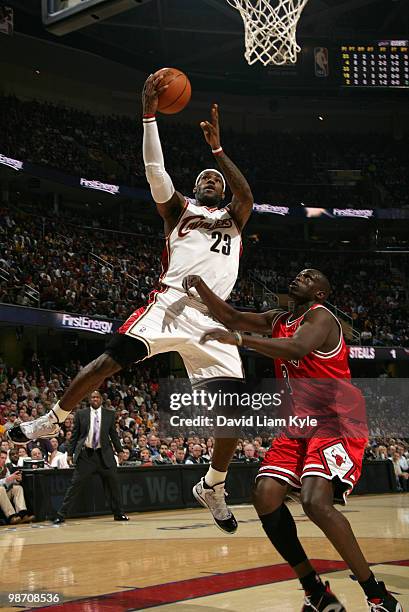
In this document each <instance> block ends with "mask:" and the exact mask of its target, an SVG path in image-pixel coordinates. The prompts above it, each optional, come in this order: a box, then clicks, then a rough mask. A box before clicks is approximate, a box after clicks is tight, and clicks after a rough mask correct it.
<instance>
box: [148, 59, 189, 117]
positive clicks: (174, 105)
mask: <svg viewBox="0 0 409 612" xmlns="http://www.w3.org/2000/svg"><path fill="white" fill-rule="evenodd" d="M161 73H163V74H164V77H163V81H162V83H163V85H168V86H169V87H168V88H167V89H166V90H165V91H164V92H162V93H161V94H160V95H159V104H158V111H159V112H160V113H164V114H165V115H174V114H175V113H180V111H182V110H183V109H184V108H185V106H187V104H189V100H190V96H191V95H192V88H191V85H190V81H189V79H188V78H187V76H186V75H185V74H184V72H182V71H181V70H178V69H177V68H161V69H160V70H157V71H156V72H155V76H156V75H159V74H161Z"/></svg>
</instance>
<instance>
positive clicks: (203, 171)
mask: <svg viewBox="0 0 409 612" xmlns="http://www.w3.org/2000/svg"><path fill="white" fill-rule="evenodd" d="M205 172H215V173H216V174H218V175H219V176H220V177H221V179H222V182H223V193H224V192H225V191H226V181H225V178H224V176H223V174H222V173H221V172H219V170H216V169H215V168H205V169H204V170H202V171H201V172H200V173H199V174H198V176H197V179H196V181H195V187H197V184H198V182H199V181H200V179H201V178H202V176H203V174H204V173H205Z"/></svg>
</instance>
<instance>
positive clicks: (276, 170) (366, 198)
mask: <svg viewBox="0 0 409 612" xmlns="http://www.w3.org/2000/svg"><path fill="white" fill-rule="evenodd" d="M160 133H161V139H162V143H163V148H164V152H165V159H166V165H167V169H168V171H169V172H170V174H171V176H172V178H173V180H174V184H175V185H176V186H177V188H178V189H179V190H180V191H182V192H184V193H186V194H189V193H191V189H192V177H193V176H195V175H196V174H197V173H198V172H199V171H200V170H201V169H203V167H208V165H209V161H210V155H209V151H208V147H206V146H205V144H204V142H203V136H202V134H201V130H200V128H199V127H198V126H186V125H183V126H179V125H174V124H172V125H169V124H167V123H166V120H165V119H164V120H163V121H162V120H161V121H160ZM0 134H1V139H0V153H2V154H4V155H7V156H9V157H12V158H15V159H20V160H25V161H30V162H32V163H36V164H42V165H45V166H51V167H54V168H57V169H59V170H60V171H63V172H66V173H69V174H75V175H80V176H87V177H88V178H91V179H99V180H103V181H108V182H111V183H122V184H127V185H130V186H139V187H146V181H145V177H144V167H143V161H142V152H141V146H140V143H141V142H142V124H141V121H138V120H135V119H134V118H130V117H125V116H97V115H92V114H90V113H88V112H84V111H80V110H76V109H73V108H66V107H63V106H57V105H53V104H50V103H45V102H41V103H40V102H36V101H21V100H19V99H17V98H15V97H12V96H3V97H0ZM138 143H139V144H138ZM223 144H224V147H225V150H226V151H227V152H229V151H231V152H232V157H234V160H235V161H236V163H237V164H238V165H239V167H240V168H241V170H242V171H243V172H244V173H245V175H246V177H247V178H248V180H249V182H250V184H251V185H252V189H253V192H254V194H255V197H256V201H258V202H261V201H263V202H271V203H275V204H281V205H297V204H300V203H301V202H304V203H305V204H306V205H318V206H323V207H327V208H328V207H332V206H335V207H342V208H345V207H348V208H352V207H354V208H367V207H368V206H369V207H371V206H395V207H401V206H407V205H408V204H409V195H408V193H409V190H408V176H409V173H408V167H409V162H408V146H407V140H406V141H405V140H401V141H392V139H390V138H389V137H388V136H381V135H367V134H363V135H354V136H347V135H341V136H340V135H336V136H334V135H323V134H317V133H315V134H304V135H294V134H280V133H274V134H273V133H268V132H263V133H262V134H240V133H235V132H232V131H229V130H224V131H223ZM331 170H345V171H349V170H356V171H358V174H359V178H358V180H357V182H356V183H355V182H354V181H353V183H354V184H352V185H351V184H349V185H348V180H346V181H345V182H346V184H344V185H339V184H335V181H334V178H333V176H334V175H333V174H332V173H331V172H330V171H331ZM195 173H196V174H195ZM338 182H339V177H338Z"/></svg>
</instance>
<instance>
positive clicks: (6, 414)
mask: <svg viewBox="0 0 409 612" xmlns="http://www.w3.org/2000/svg"><path fill="white" fill-rule="evenodd" d="M32 363H33V364H34V366H33V367H32V369H31V371H28V370H25V369H19V370H15V369H14V368H13V367H10V366H6V364H4V363H0V441H1V444H0V489H1V487H5V490H6V491H10V492H12V491H13V490H14V487H17V488H16V489H15V490H14V494H15V498H16V499H17V501H16V499H15V498H14V497H13V496H11V495H10V496H9V497H10V500H9V501H8V502H7V501H6V500H5V499H4V500H3V499H0V508H4V507H6V508H8V507H10V508H11V509H10V510H8V511H7V512H6V516H5V518H4V521H5V522H7V523H8V524H16V523H19V522H31V521H32V520H34V517H33V516H32V515H30V513H29V512H28V511H27V508H26V507H25V502H24V499H23V500H22V498H21V495H22V491H21V490H20V489H21V485H20V482H21V478H20V476H18V474H19V472H18V468H22V467H29V466H30V465H32V466H35V465H39V466H40V467H44V468H49V469H51V468H60V469H67V468H69V467H71V465H72V463H71V456H70V455H71V452H72V449H71V448H70V439H71V437H72V431H73V427H74V415H73V414H70V415H69V416H68V417H67V418H66V420H65V421H64V423H63V424H62V425H61V428H60V433H59V435H58V436H57V437H55V438H52V439H40V440H37V441H33V442H29V443H28V444H27V446H26V447H21V446H20V447H13V444H12V443H11V442H9V441H8V439H7V435H6V434H7V430H8V429H9V428H10V427H12V426H13V425H15V424H16V423H18V422H22V421H23V422H24V421H28V420H33V419H35V418H37V417H38V416H41V415H43V414H45V413H46V412H48V411H49V409H50V408H51V407H52V406H53V405H54V403H55V401H56V400H57V399H58V398H60V397H61V395H62V394H63V392H64V390H65V389H66V388H67V386H68V385H69V384H70V382H71V380H72V377H73V376H75V374H76V373H77V372H78V371H79V369H81V367H82V366H81V364H80V363H79V362H75V361H73V360H71V361H70V362H69V363H67V364H66V366H65V368H64V369H63V370H61V371H60V372H59V373H54V374H49V375H47V376H46V373H45V371H44V370H43V369H42V367H41V365H40V363H39V362H38V360H36V359H34V360H33V361H32ZM159 375H160V369H159V367H158V365H157V364H156V363H155V361H152V362H148V363H147V364H146V365H144V364H139V365H137V366H134V367H133V368H131V369H130V370H127V371H124V372H122V373H120V374H117V375H114V376H112V377H111V378H109V379H107V380H106V381H105V383H104V386H103V388H102V389H101V391H102V393H103V399H104V405H105V406H106V407H108V408H110V409H112V410H115V412H116V427H117V431H118V435H119V437H120V440H121V443H122V445H123V448H124V453H123V455H122V457H121V458H120V459H118V466H119V467H136V466H140V467H149V466H161V465H172V464H173V465H180V464H186V465H189V464H190V465H193V464H201V463H209V462H210V461H211V458H212V453H213V445H214V438H213V437H203V436H202V435H201V434H200V433H198V434H196V433H195V432H189V435H188V436H186V435H185V434H184V433H180V432H178V431H175V432H174V433H173V435H168V434H169V432H167V433H164V432H163V431H162V427H161V418H162V417H161V414H160V410H161V409H162V410H163V409H164V406H159V403H158V402H159V397H160V396H159V385H160V379H159ZM375 395H376V394H375ZM366 399H367V402H368V413H369V417H370V418H369V423H370V427H369V431H370V436H371V437H370V440H369V442H368V446H367V448H366V451H365V459H367V460H370V461H376V460H384V459H390V460H391V461H392V462H393V466H394V471H395V475H396V480H397V488H398V491H402V492H407V491H409V438H408V437H405V427H404V426H402V422H401V421H399V418H397V415H398V412H399V407H398V412H396V410H395V412H394V414H392V413H393V411H392V412H388V409H387V408H388V406H389V407H390V405H391V398H390V397H387V395H385V397H384V398H383V397H380V398H379V396H374V397H373V398H372V399H374V401H373V402H371V401H370V400H371V398H370V393H368V392H366ZM86 405H87V403H86V400H84V401H83V402H81V404H80V405H79V407H84V406H86ZM371 406H372V408H371ZM399 414H401V415H402V414H403V415H404V414H405V413H404V412H402V410H400V412H399ZM394 419H395V421H394ZM395 432H396V433H395ZM406 434H407V431H406ZM392 435H393V436H394V437H392ZM272 438H273V436H272V434H271V432H270V433H269V432H266V431H261V432H260V433H259V435H253V436H246V437H243V438H241V439H240V440H239V442H238V444H237V448H236V452H235V455H234V458H233V461H239V462H242V463H260V462H261V461H262V460H263V458H264V456H265V453H266V451H267V449H268V447H269V446H270V444H271V441H272ZM32 462H33V463H32ZM38 462H39V463H38ZM15 472H16V475H14V473H15ZM18 487H20V489H18ZM0 493H3V497H4V491H3V490H2V489H1V490H0ZM17 493H18V495H17ZM2 503H3V505H2ZM13 503H14V507H15V511H13V509H12V508H13ZM4 504H6V505H5V506H4ZM7 504H11V505H10V506H8V505H7ZM16 504H17V505H16ZM18 504H20V506H18ZM18 508H19V510H18ZM0 519H1V517H0ZM0 524H1V523H0Z"/></svg>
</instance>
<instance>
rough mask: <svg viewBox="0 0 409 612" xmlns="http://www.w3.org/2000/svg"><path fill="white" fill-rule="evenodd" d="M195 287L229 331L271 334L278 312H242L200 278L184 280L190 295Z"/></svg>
mask: <svg viewBox="0 0 409 612" xmlns="http://www.w3.org/2000/svg"><path fill="white" fill-rule="evenodd" d="M192 287H194V288H195V289H196V291H197V292H198V294H199V295H200V297H201V298H202V300H203V302H204V303H205V304H206V306H207V307H208V309H209V310H210V312H211V313H212V315H213V316H214V317H215V318H216V319H218V320H219V321H220V322H221V323H223V325H225V326H226V327H227V328H229V329H236V330H240V331H252V332H255V333H258V334H265V333H270V332H271V324H272V321H273V319H274V317H275V316H276V315H277V312H278V311H277V310H269V311H268V312H262V313H255V312H241V311H240V310H236V309H235V308H233V307H232V306H230V305H229V304H226V302H224V301H223V300H222V299H221V298H219V297H218V296H217V295H216V294H215V293H213V291H212V290H211V289H209V287H208V286H207V285H206V283H205V282H204V280H203V279H202V278H201V277H200V276H196V275H191V276H186V277H185V278H184V279H183V288H184V289H185V291H186V292H187V293H188V295H189V289H191V288H192Z"/></svg>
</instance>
